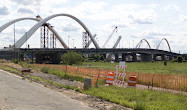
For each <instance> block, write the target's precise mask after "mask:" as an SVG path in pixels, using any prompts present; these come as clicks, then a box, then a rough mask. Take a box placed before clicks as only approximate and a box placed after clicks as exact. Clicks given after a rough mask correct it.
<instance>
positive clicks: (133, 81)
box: [128, 75, 136, 88]
mask: <svg viewBox="0 0 187 110" xmlns="http://www.w3.org/2000/svg"><path fill="white" fill-rule="evenodd" d="M128 87H131V88H135V87H136V76H134V75H131V76H129V80H128Z"/></svg>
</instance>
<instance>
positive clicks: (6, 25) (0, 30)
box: [0, 18, 40, 33]
mask: <svg viewBox="0 0 187 110" xmlns="http://www.w3.org/2000/svg"><path fill="white" fill-rule="evenodd" d="M22 20H34V21H40V20H39V19H38V18H18V19H15V20H12V21H10V22H8V23H6V24H4V25H2V26H1V27H0V33H1V32H2V31H3V30H4V29H6V28H7V27H8V26H10V25H12V24H14V23H16V22H18V21H22Z"/></svg>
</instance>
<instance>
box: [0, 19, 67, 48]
mask: <svg viewBox="0 0 187 110" xmlns="http://www.w3.org/2000/svg"><path fill="white" fill-rule="evenodd" d="M22 20H33V21H38V22H39V21H40V19H38V18H29V17H27V18H18V19H15V20H12V21H10V22H8V23H6V24H4V25H3V26H1V27H0V33H1V32H2V31H3V30H4V29H6V28H7V27H9V26H10V25H12V24H14V23H16V22H19V21H22ZM48 28H49V30H50V31H52V32H53V34H54V35H55V37H56V38H57V39H58V40H59V41H60V43H61V44H62V46H64V48H67V45H66V44H65V43H64V41H63V40H62V39H61V37H60V35H59V34H58V33H57V32H56V31H55V30H54V29H53V28H52V27H51V26H48ZM14 45H15V44H14Z"/></svg>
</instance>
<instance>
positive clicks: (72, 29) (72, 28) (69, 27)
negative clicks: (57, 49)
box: [63, 24, 79, 32]
mask: <svg viewBox="0 0 187 110" xmlns="http://www.w3.org/2000/svg"><path fill="white" fill-rule="evenodd" d="M63 31H65V32H77V31H79V28H77V27H75V26H73V25H72V24H67V25H66V26H64V27H63Z"/></svg>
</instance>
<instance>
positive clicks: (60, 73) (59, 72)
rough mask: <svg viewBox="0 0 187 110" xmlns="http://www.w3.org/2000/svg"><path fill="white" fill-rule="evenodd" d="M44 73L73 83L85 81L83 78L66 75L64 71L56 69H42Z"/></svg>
mask: <svg viewBox="0 0 187 110" xmlns="http://www.w3.org/2000/svg"><path fill="white" fill-rule="evenodd" d="M40 69H41V71H42V72H44V73H47V74H53V75H56V76H58V77H61V78H64V79H68V80H71V81H74V80H75V81H80V82H84V79H85V78H83V77H80V76H74V75H70V74H68V73H66V72H65V71H62V70H57V69H55V68H45V67H44V68H40Z"/></svg>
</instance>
